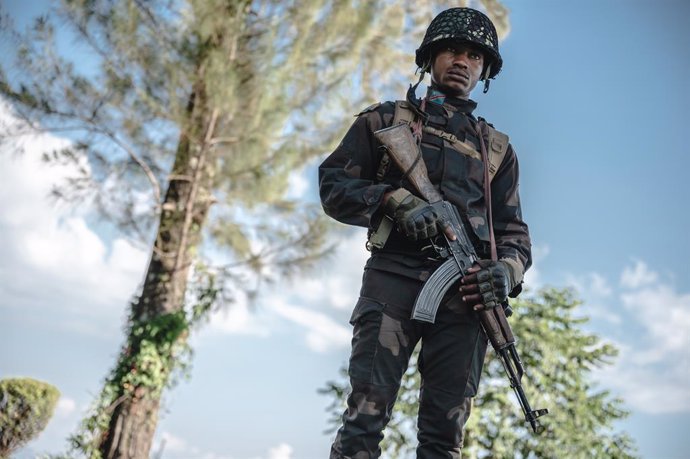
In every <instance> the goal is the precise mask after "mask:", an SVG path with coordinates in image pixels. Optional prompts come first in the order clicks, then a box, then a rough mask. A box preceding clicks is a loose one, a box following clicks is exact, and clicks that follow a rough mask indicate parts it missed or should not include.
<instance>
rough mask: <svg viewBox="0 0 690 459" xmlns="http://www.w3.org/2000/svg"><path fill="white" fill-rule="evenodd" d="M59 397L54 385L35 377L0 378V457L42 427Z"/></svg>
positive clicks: (38, 431)
mask: <svg viewBox="0 0 690 459" xmlns="http://www.w3.org/2000/svg"><path fill="white" fill-rule="evenodd" d="M59 398H60V392H59V391H58V390H57V388H55V386H52V385H50V384H48V383H44V382H41V381H36V380H35V379H31V378H7V379H2V380H0V458H8V457H9V455H10V453H11V452H12V451H14V450H16V449H18V448H19V447H21V446H23V445H25V444H26V443H27V442H28V441H29V440H31V439H33V438H34V437H36V436H37V435H38V434H39V433H41V431H43V429H45V427H46V426H47V425H48V421H50V418H51V417H52V416H53V411H54V410H55V405H57V402H58V399H59Z"/></svg>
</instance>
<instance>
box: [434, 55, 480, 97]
mask: <svg viewBox="0 0 690 459" xmlns="http://www.w3.org/2000/svg"><path fill="white" fill-rule="evenodd" d="M483 68H484V54H483V53H482V52H481V51H480V50H479V49H478V48H476V47H474V46H472V45H470V44H465V43H460V44H450V45H448V46H446V47H444V48H441V49H440V50H439V51H438V52H437V53H436V56H435V57H434V61H433V64H432V65H431V81H432V82H433V83H434V84H435V86H436V87H437V88H438V89H439V90H441V91H443V92H444V93H445V94H446V95H449V96H453V97H459V98H461V99H468V98H469V96H470V92H472V90H473V89H474V87H475V86H476V85H477V82H478V81H479V79H480V78H481V76H482V69H483Z"/></svg>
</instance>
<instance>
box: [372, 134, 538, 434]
mask: <svg viewBox="0 0 690 459" xmlns="http://www.w3.org/2000/svg"><path fill="white" fill-rule="evenodd" d="M374 136H375V137H376V138H377V139H378V140H379V141H380V142H381V144H382V145H383V146H384V147H385V148H386V149H387V150H388V154H389V156H390V157H391V158H392V159H393V162H395V164H396V165H397V166H398V167H399V168H400V170H401V171H403V172H404V175H405V177H407V179H408V180H409V182H410V183H411V184H412V186H414V188H415V189H416V190H417V192H418V193H419V194H420V195H421V196H422V197H423V198H424V199H425V200H426V201H427V202H428V203H429V204H430V205H431V206H432V207H433V208H434V209H435V210H436V212H437V213H438V215H439V216H440V218H441V220H443V221H445V222H446V223H448V224H449V225H450V227H451V229H452V230H453V233H455V239H452V238H451V237H449V236H448V234H445V233H444V237H445V239H446V246H445V247H438V246H435V248H436V250H437V251H438V253H439V255H441V256H442V257H443V258H446V261H445V262H443V264H442V265H441V266H440V267H439V268H438V269H436V270H435V271H434V272H433V274H432V275H431V276H430V277H429V279H428V280H427V281H426V282H425V283H424V286H423V287H422V290H421V291H420V292H419V295H418V296H417V299H416V300H415V305H414V309H413V310H412V318H413V319H416V320H421V321H424V322H431V323H433V322H434V320H435V319H436V312H437V311H438V308H439V306H440V304H441V299H442V298H443V296H444V295H445V293H446V292H447V291H448V289H449V288H450V287H451V286H452V285H453V284H455V283H456V281H458V280H459V279H460V278H461V277H462V276H463V275H464V274H465V272H466V271H467V269H469V268H470V267H471V266H472V265H474V263H475V262H476V261H477V259H478V258H477V254H476V252H475V250H474V246H473V245H472V242H471V241H470V239H469V237H468V236H467V232H466V231H465V227H464V225H463V224H462V220H461V219H460V216H459V215H458V211H457V209H456V208H455V206H454V205H452V204H451V203H449V202H448V201H444V200H443V197H442V196H441V194H440V193H439V192H438V191H437V190H436V188H435V187H434V185H433V184H432V183H431V181H430V180H429V176H428V172H427V170H426V165H425V164H424V161H423V160H422V158H421V154H422V153H421V151H420V149H419V147H418V146H417V143H416V142H415V140H414V138H413V137H412V132H411V130H410V128H409V126H408V125H407V124H397V125H395V126H391V127H388V128H385V129H381V130H379V131H376V132H375V133H374ZM478 314H479V319H480V322H481V324H482V328H483V329H484V332H485V333H486V335H487V337H488V338H489V341H491V346H492V347H493V348H494V350H495V351H496V353H497V354H498V355H499V356H500V357H501V361H502V363H503V367H504V368H505V370H506V372H507V374H508V380H509V381H510V387H511V388H512V389H513V390H514V391H515V394H516V395H517V398H518V401H519V402H520V407H521V408H522V412H523V413H524V415H525V421H527V422H529V424H530V425H531V426H532V430H534V432H535V433H537V434H539V433H541V432H542V431H543V430H544V427H543V426H542V425H541V424H540V423H539V421H538V420H537V418H538V417H540V416H543V415H545V414H547V413H548V412H549V410H547V409H540V410H532V408H530V405H529V402H528V401H527V396H526V395H525V392H524V390H523V389H522V384H521V380H522V376H523V374H524V372H525V370H524V367H523V365H522V361H521V360H520V356H519V355H518V352H517V349H516V348H515V336H513V331H512V330H511V328H510V324H509V323H508V319H507V318H506V315H505V311H504V309H503V307H500V306H499V307H496V308H493V309H488V310H487V309H484V310H480V311H478Z"/></svg>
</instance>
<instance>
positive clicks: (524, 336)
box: [321, 289, 636, 459]
mask: <svg viewBox="0 0 690 459" xmlns="http://www.w3.org/2000/svg"><path fill="white" fill-rule="evenodd" d="M579 304H580V302H579V301H578V300H576V299H575V298H574V295H573V293H572V292H571V291H569V290H558V289H546V290H542V291H540V292H538V293H537V294H536V295H535V296H533V297H531V296H530V297H526V298H521V299H518V300H516V301H513V303H512V307H513V309H514V310H515V314H514V315H513V316H512V317H511V318H510V322H511V326H512V328H513V331H514V332H515V336H516V337H517V338H518V344H517V346H518V352H519V353H520V357H521V359H522V362H523V363H524V365H525V368H526V374H525V377H524V378H523V386H524V388H525V391H526V393H527V396H528V398H529V401H530V404H531V405H532V408H548V409H549V414H548V415H546V416H544V417H542V418H540V421H541V423H542V425H544V427H545V428H546V430H545V432H543V433H542V434H541V435H534V434H533V433H532V430H531V428H530V427H529V424H526V423H525V421H524V417H523V416H522V412H521V411H520V407H519V406H518V405H517V400H516V398H515V395H514V394H513V391H512V390H511V388H510V386H509V384H508V381H507V379H506V376H505V370H504V369H503V366H502V363H501V361H500V360H499V359H498V358H497V357H496V356H495V354H494V353H493V351H492V350H489V351H488V354H487V363H486V365H485V369H484V374H483V376H482V382H481V384H480V387H479V394H478V395H477V397H476V398H475V399H474V404H473V409H472V416H471V417H470V420H469V422H468V424H467V426H466V430H465V444H464V448H463V451H462V457H467V458H486V457H495V458H566V457H567V458H574V459H580V458H582V459H588V458H611V457H615V458H632V457H635V454H636V448H635V446H634V442H633V440H632V438H631V437H630V436H629V435H628V434H627V433H625V432H619V431H617V430H616V429H615V426H614V423H615V422H616V421H618V420H620V419H623V418H625V417H626V416H627V414H628V413H627V412H626V411H625V409H624V408H623V401H622V400H621V399H620V398H616V397H614V396H612V394H610V393H609V392H608V391H606V390H600V389H597V388H596V386H595V385H594V384H593V383H592V381H591V377H590V372H591V371H592V370H593V369H595V368H598V367H601V366H604V365H608V364H610V363H611V362H612V360H613V358H614V357H615V356H616V355H617V353H618V351H617V350H616V348H615V347H614V346H612V345H611V344H606V343H603V342H602V341H601V339H600V338H599V337H597V336H596V335H594V334H591V333H587V332H585V331H584V330H583V328H582V327H583V325H584V324H585V323H586V322H587V321H588V319H586V318H578V317H576V316H575V311H576V309H577V307H578V305H579ZM416 370H417V368H416V365H415V362H413V363H412V365H411V366H410V369H409V370H408V372H407V373H406V375H405V378H404V382H403V386H402V388H401V390H400V394H399V397H398V401H397V404H396V406H395V408H394V416H393V419H392V420H391V423H390V425H389V427H388V428H387V429H386V432H385V438H384V445H383V450H384V456H385V457H387V458H390V459H398V458H406V457H414V448H415V447H416V444H417V440H416V428H415V418H416V415H417V404H418V401H419V399H418V394H419V374H418V373H417V371H416ZM347 391H348V383H347V381H337V382H329V383H327V386H326V387H325V388H324V389H322V390H321V392H322V393H324V394H326V395H328V396H329V397H330V398H331V404H330V406H329V408H328V409H329V411H330V413H331V415H332V423H333V425H334V426H335V425H337V424H338V423H339V422H340V416H341V414H342V412H343V410H344V407H345V405H344V396H345V395H346V393H347ZM334 428H335V427H334Z"/></svg>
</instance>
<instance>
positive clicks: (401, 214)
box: [383, 188, 447, 241]
mask: <svg viewBox="0 0 690 459" xmlns="http://www.w3.org/2000/svg"><path fill="white" fill-rule="evenodd" d="M383 210H384V213H385V214H386V215H387V216H388V217H390V218H391V219H392V220H393V221H394V222H395V223H396V224H397V226H398V230H399V231H400V232H401V233H403V234H404V235H405V236H407V237H408V238H409V239H412V240H413V241H418V240H420V239H428V238H430V237H434V236H436V235H437V234H438V232H439V228H441V229H443V228H444V227H445V226H447V224H445V223H444V222H443V221H441V220H440V218H439V216H438V214H437V213H436V211H435V210H434V208H433V207H431V206H430V205H429V203H428V202H426V201H424V200H423V199H420V198H418V197H417V196H415V195H413V194H412V193H410V192H409V191H407V190H406V189H405V188H398V189H397V190H395V191H394V192H393V193H392V194H391V195H390V197H389V198H388V201H387V202H386V204H385V205H384V209H383Z"/></svg>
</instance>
